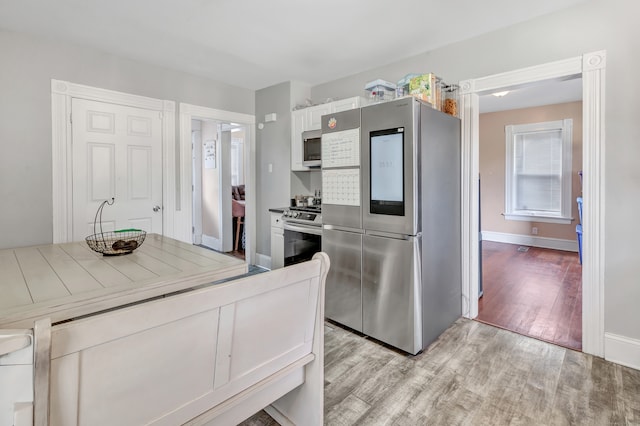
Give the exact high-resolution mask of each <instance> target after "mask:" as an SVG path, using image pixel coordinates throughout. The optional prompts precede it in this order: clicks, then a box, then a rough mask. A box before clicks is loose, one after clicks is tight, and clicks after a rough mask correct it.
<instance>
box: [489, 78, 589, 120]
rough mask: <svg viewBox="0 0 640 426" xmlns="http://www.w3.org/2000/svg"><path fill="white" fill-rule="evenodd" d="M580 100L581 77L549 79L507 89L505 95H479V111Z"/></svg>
mask: <svg viewBox="0 0 640 426" xmlns="http://www.w3.org/2000/svg"><path fill="white" fill-rule="evenodd" d="M580 100H582V78H574V79H571V80H560V81H559V80H550V81H546V82H542V83H537V84H535V85H529V86H525V87H520V88H515V89H511V90H509V93H507V94H506V95H505V96H502V97H496V96H493V95H492V94H487V95H484V96H480V112H481V113H486V112H497V111H507V110H512V109H520V108H530V107H536V106H542V105H551V104H560V103H564V102H575V101H580Z"/></svg>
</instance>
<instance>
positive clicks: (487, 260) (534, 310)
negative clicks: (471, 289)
mask: <svg viewBox="0 0 640 426" xmlns="http://www.w3.org/2000/svg"><path fill="white" fill-rule="evenodd" d="M521 250H526V251H521ZM482 276H483V289H484V296H483V297H481V298H480V300H479V301H478V317H477V319H478V321H482V322H486V323H488V324H492V325H496V326H498V327H502V328H506V329H507V330H511V331H515V332H517V333H521V334H524V335H526V336H531V337H535V338H537V339H542V340H545V341H547V342H551V343H555V344H558V345H560V346H564V347H567V348H570V349H576V350H581V349H582V266H581V265H580V262H579V261H578V253H573V252H568V251H560V250H551V249H545V248H539V247H523V246H518V245H515V244H504V243H496V242H492V241H483V242H482Z"/></svg>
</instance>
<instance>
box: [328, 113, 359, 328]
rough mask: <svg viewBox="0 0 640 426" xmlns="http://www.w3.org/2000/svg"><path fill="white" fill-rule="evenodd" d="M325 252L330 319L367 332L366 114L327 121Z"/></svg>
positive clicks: (337, 115) (341, 115)
mask: <svg viewBox="0 0 640 426" xmlns="http://www.w3.org/2000/svg"><path fill="white" fill-rule="evenodd" d="M321 120H322V137H321V138H322V223H323V230H322V251H324V252H325V253H327V255H328V256H329V259H330V261H331V267H330V268H329V273H328V275H327V280H326V292H325V293H326V296H325V300H326V303H325V316H326V317H327V318H329V319H332V320H334V321H336V322H339V323H340V324H343V325H346V326H348V327H350V328H352V329H354V330H357V331H360V332H361V331H362V237H363V235H364V230H363V229H362V195H361V188H362V181H361V172H360V160H361V155H360V109H352V110H347V111H343V112H338V113H335V114H329V115H325V116H323V117H322V119H321Z"/></svg>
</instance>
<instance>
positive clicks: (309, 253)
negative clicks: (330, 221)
mask: <svg viewBox="0 0 640 426" xmlns="http://www.w3.org/2000/svg"><path fill="white" fill-rule="evenodd" d="M282 223H283V227H284V266H289V265H293V264H296V263H300V262H304V261H307V260H311V258H312V257H313V255H314V254H316V253H317V252H319V251H321V250H322V216H321V213H320V208H319V207H290V208H289V209H288V210H285V212H284V213H283V214H282Z"/></svg>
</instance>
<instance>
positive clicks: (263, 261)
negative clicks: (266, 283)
mask: <svg viewBox="0 0 640 426" xmlns="http://www.w3.org/2000/svg"><path fill="white" fill-rule="evenodd" d="M256 265H257V266H262V267H263V268H266V269H269V270H271V256H267V255H266V254H260V253H256Z"/></svg>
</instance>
